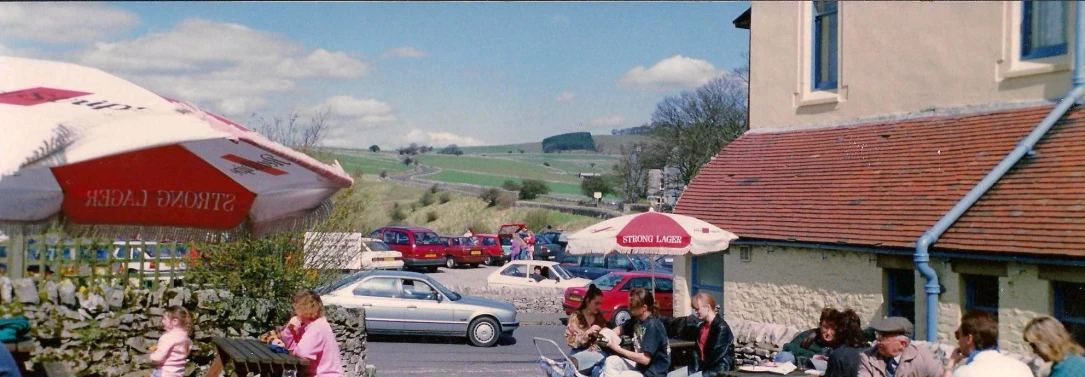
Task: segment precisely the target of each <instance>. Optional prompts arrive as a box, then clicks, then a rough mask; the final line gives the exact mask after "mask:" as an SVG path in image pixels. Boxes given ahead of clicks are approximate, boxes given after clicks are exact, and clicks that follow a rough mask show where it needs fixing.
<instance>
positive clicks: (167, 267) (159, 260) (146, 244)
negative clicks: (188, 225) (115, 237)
mask: <svg viewBox="0 0 1085 377" xmlns="http://www.w3.org/2000/svg"><path fill="white" fill-rule="evenodd" d="M187 254H188V248H187V247H185V246H184V245H182V244H176V243H161V244H160V243H158V242H155V241H128V242H125V241H117V242H114V243H113V258H115V259H122V260H123V261H121V262H119V263H116V264H115V266H116V267H115V268H116V270H115V271H116V272H118V273H124V272H125V270H127V272H128V273H129V274H135V273H140V272H142V273H144V274H154V273H157V274H158V275H159V278H160V279H168V278H169V274H170V273H171V272H172V273H173V274H175V275H176V274H179V273H183V272H184V271H185V269H186V265H185V262H184V257H185V256H186V255H187Z"/></svg>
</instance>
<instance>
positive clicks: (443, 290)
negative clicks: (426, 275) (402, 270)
mask: <svg viewBox="0 0 1085 377" xmlns="http://www.w3.org/2000/svg"><path fill="white" fill-rule="evenodd" d="M426 282H427V283H430V285H433V288H436V289H437V290H438V291H441V293H444V294H445V296H447V297H448V299H449V300H452V301H459V300H460V299H461V298H463V296H460V294H459V293H456V292H453V291H452V290H451V289H448V288H447V287H445V286H443V285H441V283H440V282H438V281H437V280H433V279H427V280H426Z"/></svg>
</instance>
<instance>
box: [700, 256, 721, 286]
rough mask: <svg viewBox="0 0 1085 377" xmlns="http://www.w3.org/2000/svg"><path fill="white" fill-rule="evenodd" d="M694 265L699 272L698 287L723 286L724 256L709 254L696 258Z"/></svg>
mask: <svg viewBox="0 0 1085 377" xmlns="http://www.w3.org/2000/svg"><path fill="white" fill-rule="evenodd" d="M693 263H694V264H695V267H696V272H697V281H696V282H695V283H696V284H697V285H711V286H715V287H722V286H723V255H722V254H715V253H713V254H709V255H705V256H700V257H694V258H693Z"/></svg>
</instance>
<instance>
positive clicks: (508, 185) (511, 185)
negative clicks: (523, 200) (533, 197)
mask: <svg viewBox="0 0 1085 377" xmlns="http://www.w3.org/2000/svg"><path fill="white" fill-rule="evenodd" d="M501 188H503V189H505V190H509V191H520V189H521V188H523V187H522V186H520V184H519V183H517V182H516V181H505V182H502V183H501Z"/></svg>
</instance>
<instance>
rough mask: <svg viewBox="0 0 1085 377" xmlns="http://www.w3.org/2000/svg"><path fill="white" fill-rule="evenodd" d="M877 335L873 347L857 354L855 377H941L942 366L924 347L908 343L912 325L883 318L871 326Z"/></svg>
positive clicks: (901, 320)
mask: <svg viewBox="0 0 1085 377" xmlns="http://www.w3.org/2000/svg"><path fill="white" fill-rule="evenodd" d="M871 327H873V328H874V331H875V332H876V334H877V335H876V336H877V339H878V340H877V342H875V345H874V347H870V348H867V349H865V350H863V352H862V353H860V354H859V374H858V377H882V376H887V377H888V376H891V377H941V376H942V371H943V370H944V367H943V366H942V363H940V362H938V361H937V360H935V359H934V354H933V353H931V351H929V350H928V349H927V348H925V347H923V348H920V347H916V345H915V344H912V330H914V327H913V326H912V322H911V321H909V320H908V319H907V318H903V317H886V318H883V319H881V320H879V321H877V322H874V324H873V325H872V326H871Z"/></svg>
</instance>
